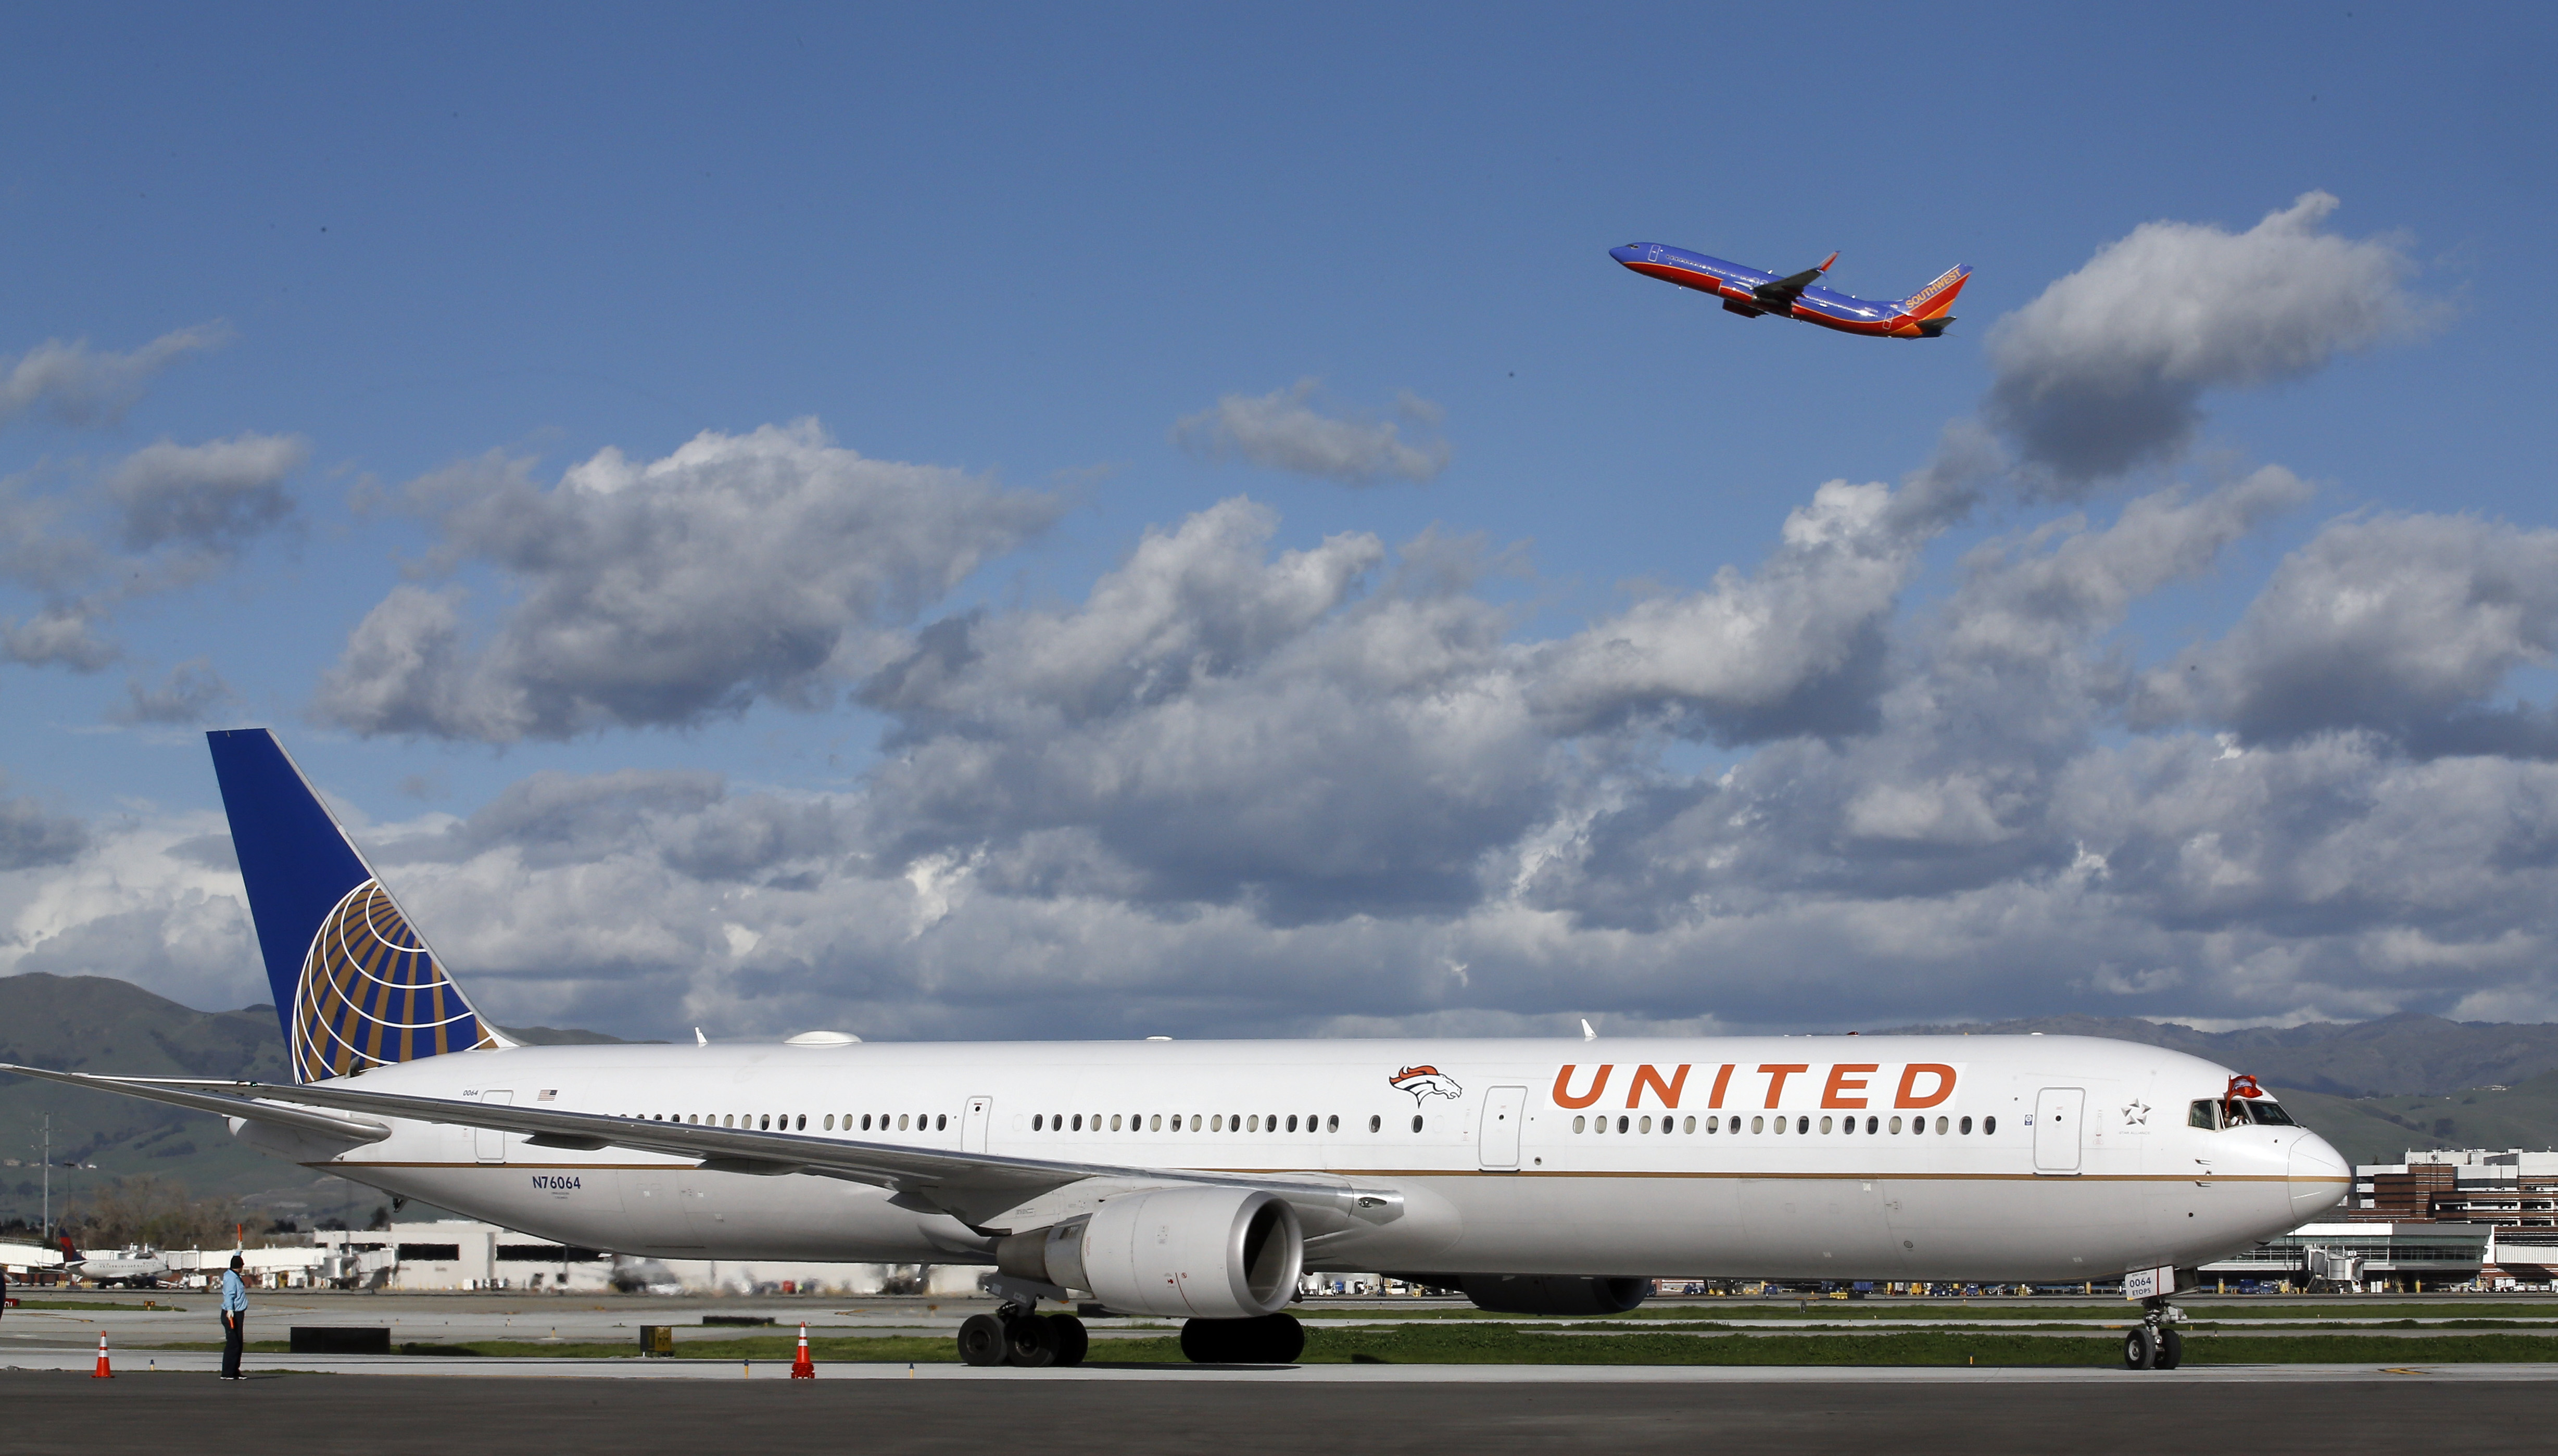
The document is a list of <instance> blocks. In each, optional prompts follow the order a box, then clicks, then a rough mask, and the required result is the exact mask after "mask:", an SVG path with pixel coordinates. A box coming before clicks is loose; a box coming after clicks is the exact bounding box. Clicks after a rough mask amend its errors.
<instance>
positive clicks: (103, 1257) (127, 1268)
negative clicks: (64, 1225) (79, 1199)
mask: <svg viewBox="0 0 2558 1456" xmlns="http://www.w3.org/2000/svg"><path fill="white" fill-rule="evenodd" d="M61 1244H62V1250H63V1261H62V1263H61V1264H59V1265H58V1267H60V1268H62V1269H63V1270H65V1271H66V1272H68V1273H70V1274H71V1276H72V1277H73V1278H78V1279H86V1280H88V1281H89V1282H90V1283H92V1284H95V1285H96V1286H97V1287H99V1288H101V1289H111V1288H113V1287H115V1286H116V1285H118V1284H122V1285H123V1286H125V1287H126V1288H128V1289H156V1288H158V1287H160V1281H161V1280H162V1279H164V1278H167V1277H168V1276H169V1260H167V1259H165V1258H162V1257H160V1256H159V1255H156V1254H153V1253H152V1252H151V1251H149V1250H147V1249H127V1250H125V1251H123V1252H122V1253H121V1254H82V1253H80V1252H79V1250H77V1249H76V1248H73V1247H72V1245H71V1236H70V1235H68V1234H66V1235H64V1236H63V1238H62V1240H61Z"/></svg>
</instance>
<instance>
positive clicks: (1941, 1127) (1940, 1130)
mask: <svg viewBox="0 0 2558 1456" xmlns="http://www.w3.org/2000/svg"><path fill="white" fill-rule="evenodd" d="M1936 1135H1937V1136H1939V1137H1942V1136H1944V1135H1945V1120H1944V1119H1943V1118H1938V1119H1937V1120H1936Z"/></svg>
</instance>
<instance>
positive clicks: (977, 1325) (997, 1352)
mask: <svg viewBox="0 0 2558 1456" xmlns="http://www.w3.org/2000/svg"><path fill="white" fill-rule="evenodd" d="M1011 1345H1012V1342H1011V1341H1010V1340H1009V1339H1007V1338H1006V1337H1005V1334H1004V1322H1003V1321H1002V1320H999V1319H997V1318H995V1317H994V1316H993V1315H991V1314H972V1315H970V1316H968V1317H967V1318H966V1319H964V1320H961V1321H960V1322H959V1363H960V1364H962V1365H1001V1364H1003V1363H1004V1357H1005V1356H1006V1355H1007V1354H1009V1353H1011Z"/></svg>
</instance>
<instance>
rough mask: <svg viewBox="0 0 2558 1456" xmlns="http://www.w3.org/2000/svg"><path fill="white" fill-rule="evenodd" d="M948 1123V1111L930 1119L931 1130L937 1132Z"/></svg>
mask: <svg viewBox="0 0 2558 1456" xmlns="http://www.w3.org/2000/svg"><path fill="white" fill-rule="evenodd" d="M949 1125H950V1115H949V1114H948V1113H943V1114H942V1115H941V1116H939V1117H937V1118H934V1119H933V1120H932V1130H933V1131H935V1132H939V1131H941V1130H942V1129H944V1128H946V1127H948V1126H949Z"/></svg>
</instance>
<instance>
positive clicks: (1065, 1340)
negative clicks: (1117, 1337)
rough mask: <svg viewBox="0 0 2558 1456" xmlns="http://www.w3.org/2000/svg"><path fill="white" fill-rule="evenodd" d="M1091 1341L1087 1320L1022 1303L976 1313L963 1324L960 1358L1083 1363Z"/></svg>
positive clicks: (1026, 1364)
mask: <svg viewBox="0 0 2558 1456" xmlns="http://www.w3.org/2000/svg"><path fill="white" fill-rule="evenodd" d="M1091 1343H1092V1338H1091V1336H1089V1335H1087V1334H1086V1333H1084V1329H1083V1321H1081V1320H1079V1319H1076V1318H1075V1317H1074V1316H1073V1315H1070V1314H1041V1313H1040V1312H1039V1311H1038V1310H1036V1309H1031V1308H1026V1307H1024V1306H1022V1305H1019V1304H1006V1305H1003V1306H1001V1307H1000V1308H998V1309H997V1310H996V1311H995V1312H994V1313H993V1314H972V1315H970V1316H968V1318H967V1319H966V1320H964V1321H962V1322H961V1323H960V1326H959V1359H960V1360H961V1361H962V1362H964V1363H966V1364H968V1365H1018V1366H1020V1367H1022V1368H1023V1369H1025V1370H1040V1369H1043V1368H1045V1367H1048V1366H1052V1365H1081V1364H1082V1363H1083V1353H1084V1351H1085V1349H1087V1348H1088V1347H1089V1346H1090V1345H1091Z"/></svg>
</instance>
